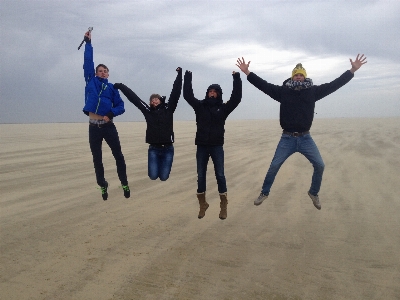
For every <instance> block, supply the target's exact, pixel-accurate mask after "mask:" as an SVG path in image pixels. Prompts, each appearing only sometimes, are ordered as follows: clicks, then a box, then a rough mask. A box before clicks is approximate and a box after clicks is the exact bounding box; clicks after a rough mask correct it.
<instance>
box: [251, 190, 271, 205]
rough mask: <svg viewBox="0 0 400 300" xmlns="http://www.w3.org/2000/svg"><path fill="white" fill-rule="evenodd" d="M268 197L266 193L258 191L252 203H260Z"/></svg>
mask: <svg viewBox="0 0 400 300" xmlns="http://www.w3.org/2000/svg"><path fill="white" fill-rule="evenodd" d="M267 198H268V195H265V194H263V193H262V192H261V193H260V196H258V198H257V199H256V200H254V205H260V204H261V203H263V201H264V200H265V199H267Z"/></svg>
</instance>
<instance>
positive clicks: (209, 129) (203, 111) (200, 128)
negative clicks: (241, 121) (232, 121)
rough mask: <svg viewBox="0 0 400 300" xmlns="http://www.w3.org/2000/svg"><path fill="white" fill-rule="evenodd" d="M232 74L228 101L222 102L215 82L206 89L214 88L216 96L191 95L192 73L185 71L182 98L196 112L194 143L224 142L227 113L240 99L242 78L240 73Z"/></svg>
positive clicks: (211, 143)
mask: <svg viewBox="0 0 400 300" xmlns="http://www.w3.org/2000/svg"><path fill="white" fill-rule="evenodd" d="M232 76H233V90H232V94H231V98H230V99H229V101H228V102H226V103H223V100H222V90H221V88H220V87H219V85H217V84H212V85H210V86H209V88H208V89H207V92H208V90H209V89H216V90H217V91H218V98H217V99H214V98H208V93H206V98H205V99H204V100H197V99H196V98H195V97H194V95H193V89H192V73H191V72H188V71H186V73H185V78H184V83H183V98H185V100H186V101H187V102H188V103H189V105H190V106H191V107H193V109H194V111H195V113H196V124H197V132H196V139H195V144H196V145H203V146H206V145H209V146H219V145H223V144H224V134H225V120H226V118H227V117H228V115H229V114H230V113H231V112H232V111H233V110H234V109H235V108H236V107H237V106H238V105H239V103H240V101H241V99H242V80H241V79H240V74H239V73H235V74H233V75H232Z"/></svg>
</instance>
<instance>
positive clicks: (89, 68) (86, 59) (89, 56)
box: [83, 31, 95, 84]
mask: <svg viewBox="0 0 400 300" xmlns="http://www.w3.org/2000/svg"><path fill="white" fill-rule="evenodd" d="M84 40H85V42H86V44H85V52H84V54H83V76H84V77H85V82H86V84H88V82H89V80H90V79H91V78H92V77H94V75H95V71H94V62H93V47H92V34H91V32H90V31H87V32H86V33H85V35H84Z"/></svg>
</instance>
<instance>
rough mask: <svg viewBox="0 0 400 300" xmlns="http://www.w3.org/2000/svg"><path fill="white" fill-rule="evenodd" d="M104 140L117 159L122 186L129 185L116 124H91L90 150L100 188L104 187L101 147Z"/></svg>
mask: <svg viewBox="0 0 400 300" xmlns="http://www.w3.org/2000/svg"><path fill="white" fill-rule="evenodd" d="M103 139H104V140H105V141H106V143H107V144H108V146H109V147H110V148H111V152H112V154H113V156H114V158H115V163H116V165H117V173H118V178H119V180H120V181H121V184H122V185H128V178H127V176H126V165H125V159H124V155H123V154H122V150H121V143H120V141H119V136H118V131H117V128H116V127H115V125H114V123H107V124H103V125H99V126H98V125H93V124H89V144H90V150H91V151H92V155H93V164H94V170H95V172H96V180H97V184H98V185H99V186H104V182H105V178H104V167H103V159H102V150H101V145H102V142H103Z"/></svg>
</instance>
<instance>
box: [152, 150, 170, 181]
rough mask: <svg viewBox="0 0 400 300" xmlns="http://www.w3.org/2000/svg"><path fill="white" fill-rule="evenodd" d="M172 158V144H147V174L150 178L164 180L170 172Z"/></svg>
mask: <svg viewBox="0 0 400 300" xmlns="http://www.w3.org/2000/svg"><path fill="white" fill-rule="evenodd" d="M173 160H174V146H173V145H170V146H164V147H156V146H152V145H150V146H149V150H148V174H149V177H150V179H151V180H156V179H157V178H160V180H161V181H165V180H167V179H168V178H169V174H170V173H171V168H172V162H173Z"/></svg>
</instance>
